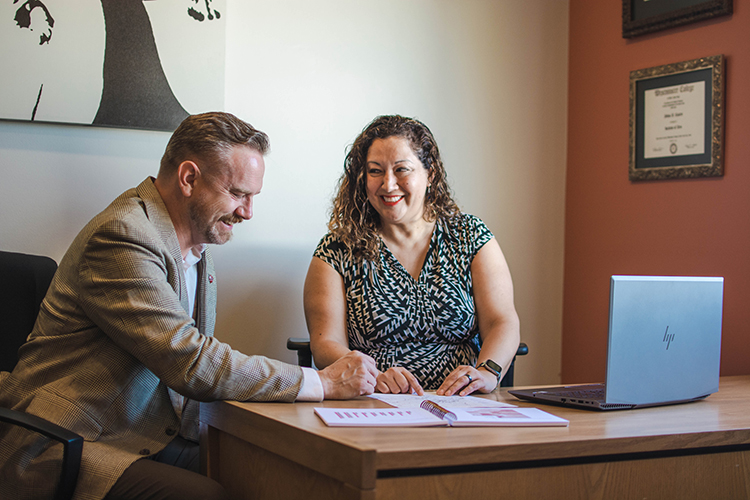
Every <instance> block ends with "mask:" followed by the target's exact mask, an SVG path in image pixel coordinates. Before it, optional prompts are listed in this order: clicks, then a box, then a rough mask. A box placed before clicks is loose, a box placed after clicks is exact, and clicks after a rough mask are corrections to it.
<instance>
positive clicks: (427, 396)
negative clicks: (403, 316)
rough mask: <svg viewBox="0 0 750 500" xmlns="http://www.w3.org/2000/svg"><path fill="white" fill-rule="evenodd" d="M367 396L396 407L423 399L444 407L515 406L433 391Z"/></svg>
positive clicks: (409, 406)
mask: <svg viewBox="0 0 750 500" xmlns="http://www.w3.org/2000/svg"><path fill="white" fill-rule="evenodd" d="M369 397H371V398H373V399H377V400H378V401H382V402H383V403H385V404H387V405H391V406H393V407H396V408H401V409H404V408H419V407H420V405H421V404H422V402H423V401H432V402H433V403H437V404H439V405H440V406H442V407H444V408H515V407H516V405H513V404H510V403H501V402H500V401H495V400H494V399H485V398H478V397H476V396H438V395H437V394H435V392H434V391H431V392H430V391H426V392H425V393H424V396H417V395H415V394H380V393H378V394H371V395H370V396H369Z"/></svg>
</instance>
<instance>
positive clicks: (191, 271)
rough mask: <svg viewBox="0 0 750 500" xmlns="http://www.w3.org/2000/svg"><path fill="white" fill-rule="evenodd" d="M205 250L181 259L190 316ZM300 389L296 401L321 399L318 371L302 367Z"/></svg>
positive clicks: (203, 247) (200, 248) (194, 250)
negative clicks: (199, 265)
mask: <svg viewBox="0 0 750 500" xmlns="http://www.w3.org/2000/svg"><path fill="white" fill-rule="evenodd" d="M205 251H206V245H198V246H195V247H193V248H191V249H190V251H189V252H188V254H187V257H185V258H184V259H182V267H183V268H184V270H185V285H186V287H187V293H188V302H189V304H190V310H189V311H188V312H189V313H190V317H191V318H192V317H193V311H194V310H195V296H196V293H197V291H198V266H197V265H196V264H198V262H200V260H201V258H202V257H203V252H205ZM302 375H303V378H302V389H300V391H299V394H297V401H323V397H324V394H323V384H322V383H321V382H320V377H319V376H318V372H317V371H315V370H313V369H312V368H308V367H305V366H303V367H302Z"/></svg>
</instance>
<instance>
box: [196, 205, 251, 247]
mask: <svg viewBox="0 0 750 500" xmlns="http://www.w3.org/2000/svg"><path fill="white" fill-rule="evenodd" d="M188 212H189V214H190V220H191V221H192V222H193V227H195V228H197V230H198V231H199V232H200V233H201V235H202V236H203V239H204V240H205V241H206V243H211V244H214V245H223V244H224V243H226V242H228V241H229V240H230V239H232V231H231V230H227V231H221V230H220V229H219V228H220V227H223V226H220V224H221V223H222V222H226V223H228V224H239V223H240V222H242V221H243V219H242V218H241V217H237V216H236V215H234V214H227V215H223V216H221V217H219V218H218V219H215V220H212V218H213V214H210V213H209V210H208V209H207V208H206V207H205V206H203V205H201V204H200V203H192V204H190V206H189V209H188Z"/></svg>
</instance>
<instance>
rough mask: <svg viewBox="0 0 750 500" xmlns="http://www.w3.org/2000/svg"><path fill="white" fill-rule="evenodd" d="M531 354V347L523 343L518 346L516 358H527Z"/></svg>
mask: <svg viewBox="0 0 750 500" xmlns="http://www.w3.org/2000/svg"><path fill="white" fill-rule="evenodd" d="M528 353H529V346H527V345H526V344H524V343H523V342H521V343H520V344H518V350H517V351H516V356H526V355H527V354H528Z"/></svg>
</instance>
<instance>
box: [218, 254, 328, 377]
mask: <svg viewBox="0 0 750 500" xmlns="http://www.w3.org/2000/svg"><path fill="white" fill-rule="evenodd" d="M313 250H314V248H312V247H311V248H310V249H305V248H302V249H300V248H299V247H297V248H292V249H290V248H273V247H254V246H243V245H241V244H239V242H230V243H228V244H226V245H223V246H221V247H217V246H212V247H211V251H212V253H213V257H214V263H215V267H216V276H217V281H218V287H219V288H218V294H219V298H218V306H217V308H218V310H217V321H216V338H218V339H219V340H221V341H222V342H226V343H228V344H229V345H231V346H232V348H234V349H236V350H238V351H240V352H242V353H245V354H261V355H263V356H268V357H270V358H274V359H279V360H281V361H286V362H288V363H293V364H296V363H297V357H296V354H294V353H293V352H291V351H288V350H287V348H286V339H287V338H288V337H307V326H306V325H305V315H304V311H303V309H302V287H303V285H304V282H305V275H306V273H307V268H308V266H309V264H310V259H311V258H312V253H313Z"/></svg>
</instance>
